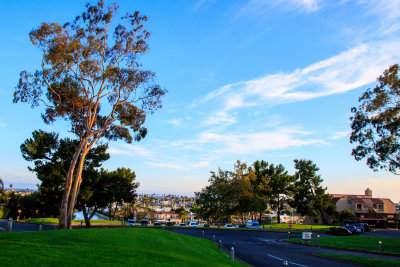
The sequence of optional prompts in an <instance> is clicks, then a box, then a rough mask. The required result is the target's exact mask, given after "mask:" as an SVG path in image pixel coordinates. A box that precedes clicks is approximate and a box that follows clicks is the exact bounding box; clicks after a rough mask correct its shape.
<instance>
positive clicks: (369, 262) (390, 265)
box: [316, 253, 400, 267]
mask: <svg viewBox="0 0 400 267" xmlns="http://www.w3.org/2000/svg"><path fill="white" fill-rule="evenodd" d="M316 254H317V255H322V256H325V257H328V258H333V259H339V260H344V261H349V262H353V263H357V264H362V265H365V266H376V267H382V266H385V267H398V266H400V258H399V260H398V261H395V260H386V259H380V258H373V257H362V256H352V255H343V254H336V253H316Z"/></svg>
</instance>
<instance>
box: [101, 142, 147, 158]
mask: <svg viewBox="0 0 400 267" xmlns="http://www.w3.org/2000/svg"><path fill="white" fill-rule="evenodd" d="M108 152H109V153H110V154H122V155H130V156H137V155H140V156H144V157H152V156H153V154H154V153H153V152H152V151H150V150H147V149H145V148H142V147H138V146H135V145H130V144H118V145H114V146H111V147H110V148H109V149H108Z"/></svg>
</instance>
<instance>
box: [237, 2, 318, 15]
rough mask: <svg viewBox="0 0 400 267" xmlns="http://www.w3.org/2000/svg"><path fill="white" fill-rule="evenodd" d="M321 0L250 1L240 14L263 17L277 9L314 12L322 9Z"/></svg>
mask: <svg viewBox="0 0 400 267" xmlns="http://www.w3.org/2000/svg"><path fill="white" fill-rule="evenodd" d="M322 2H323V1H321V0H251V1H249V2H248V3H247V4H246V5H244V6H243V7H242V8H241V10H240V12H239V13H240V14H251V15H253V16H263V15H265V14H266V13H268V12H270V9H271V8H279V9H281V10H283V11H286V12H289V11H296V12H305V13H310V12H315V11H317V10H319V9H320V8H321V7H322Z"/></svg>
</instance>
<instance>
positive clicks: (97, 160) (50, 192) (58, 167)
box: [21, 130, 110, 217]
mask: <svg viewBox="0 0 400 267" xmlns="http://www.w3.org/2000/svg"><path fill="white" fill-rule="evenodd" d="M78 145H79V142H78V141H77V140H71V139H69V138H65V139H59V137H58V135H57V134H56V133H47V132H44V131H42V130H39V131H34V132H33V133H32V138H29V139H27V140H26V141H25V142H24V143H23V144H22V145H21V152H22V156H23V157H24V159H26V160H27V161H31V162H33V163H34V167H29V170H31V171H32V172H34V173H36V177H37V178H38V179H39V180H40V181H41V184H40V185H39V188H38V192H39V194H40V200H41V209H40V210H41V215H42V216H51V217H53V216H57V215H58V212H59V208H60V206H59V204H60V202H61V198H62V195H63V188H64V186H65V182H66V174H67V172H68V168H69V165H70V162H71V160H72V157H73V155H74V153H75V150H76V147H77V146H78ZM107 147H108V146H107V145H106V144H103V145H99V146H96V147H93V148H92V149H91V150H90V151H89V152H88V155H87V157H86V159H85V163H84V165H83V177H84V179H83V185H84V188H83V189H84V190H82V194H81V195H80V196H81V198H80V200H79V202H80V204H81V205H83V204H85V203H86V202H85V200H86V201H89V200H90V197H92V196H93V192H95V191H96V190H97V189H98V187H99V185H98V183H96V182H97V180H98V179H99V178H98V177H99V174H98V171H97V169H98V168H99V167H101V164H102V162H104V161H106V160H107V159H109V157H110V155H109V154H108V153H106V150H107ZM96 179H97V180H96ZM88 191H90V192H92V194H91V195H90V197H89V195H88ZM95 197H96V194H94V198H95ZM90 203H91V204H93V201H92V200H91V202H90ZM93 205H94V206H95V204H93ZM103 207H105V205H104V206H103ZM84 214H85V212H84Z"/></svg>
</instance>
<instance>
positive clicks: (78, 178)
mask: <svg viewBox="0 0 400 267" xmlns="http://www.w3.org/2000/svg"><path fill="white" fill-rule="evenodd" d="M84 146H85V147H84V148H82V154H81V157H80V160H79V165H78V171H77V173H76V177H75V181H74V186H73V189H72V193H71V200H70V202H69V206H68V217H67V228H68V229H72V216H73V215H74V210H75V204H76V200H77V198H78V194H79V188H80V186H81V183H82V170H83V165H84V163H85V158H86V155H87V153H88V152H89V149H88V147H87V143H86V144H85V145H84Z"/></svg>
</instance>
